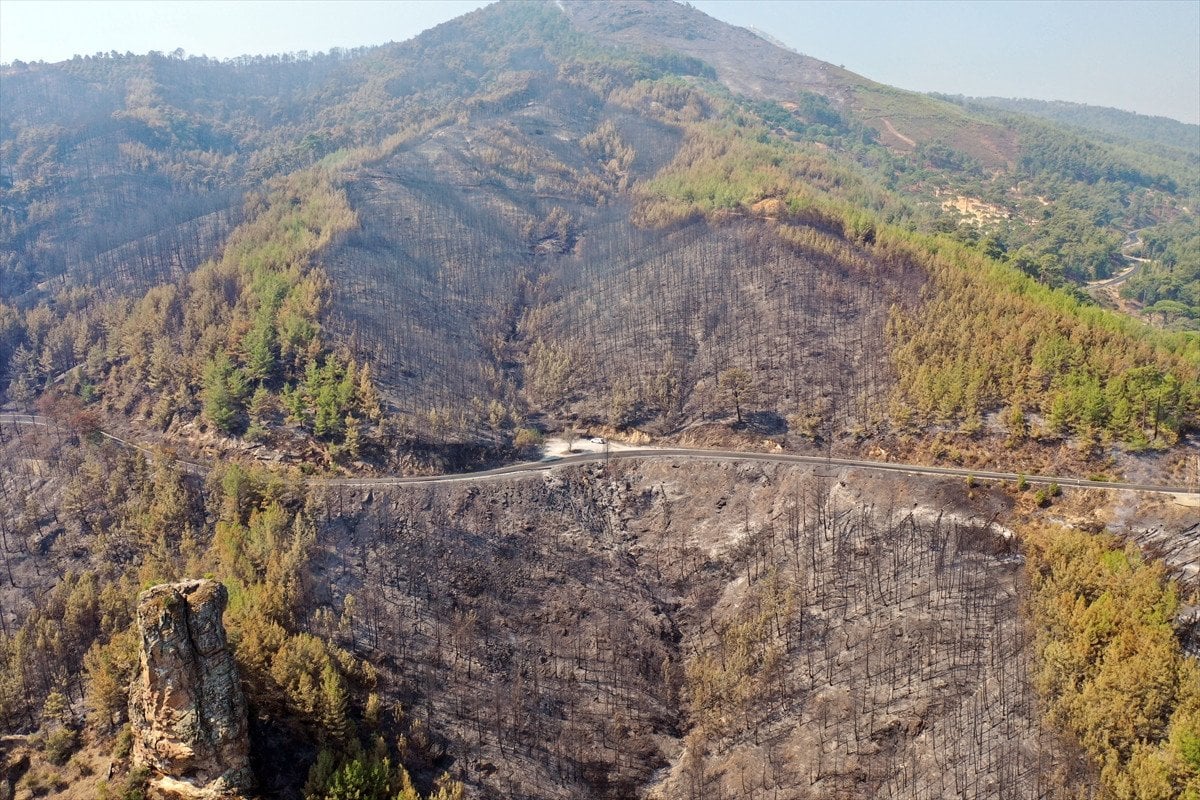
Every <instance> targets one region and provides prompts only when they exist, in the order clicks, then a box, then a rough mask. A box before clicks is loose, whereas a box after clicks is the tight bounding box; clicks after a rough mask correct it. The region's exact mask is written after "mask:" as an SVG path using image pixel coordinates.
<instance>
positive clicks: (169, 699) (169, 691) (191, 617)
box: [129, 580, 253, 800]
mask: <svg viewBox="0 0 1200 800" xmlns="http://www.w3.org/2000/svg"><path fill="white" fill-rule="evenodd" d="M227 602H228V595H227V593H226V591H225V587H224V586H222V585H221V584H220V583H217V582H216V581H210V580H192V581H184V582H181V583H171V584H162V585H159V586H155V587H153V588H151V589H147V590H146V591H144V592H142V593H141V594H140V595H139V596H138V609H137V621H138V630H139V632H140V633H141V637H142V658H141V661H142V667H141V672H140V674H139V675H138V677H137V678H136V679H135V682H134V685H133V689H132V691H131V692H130V700H129V706H130V708H129V717H130V721H131V722H132V725H133V730H134V733H135V738H134V750H133V758H134V761H135V763H138V764H144V765H146V766H147V767H149V768H150V770H151V775H152V777H151V784H150V788H151V797H159V798H172V799H174V798H179V800H209V798H221V797H231V796H236V795H237V794H238V793H239V792H241V791H243V790H246V789H248V788H250V785H251V783H252V782H253V775H252V773H251V771H250V761H249V741H248V739H247V723H246V698H245V697H244V696H243V694H242V689H241V685H240V684H239V682H238V674H237V665H236V664H235V663H234V660H233V654H232V653H231V652H230V651H229V647H228V645H227V643H226V640H225V626H224V624H223V623H222V621H221V615H222V613H223V612H224V611H225V605H226V603H227Z"/></svg>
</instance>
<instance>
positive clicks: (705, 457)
mask: <svg viewBox="0 0 1200 800" xmlns="http://www.w3.org/2000/svg"><path fill="white" fill-rule="evenodd" d="M0 423H8V424H13V425H30V426H37V427H42V428H57V427H59V426H58V425H56V424H55V423H54V421H53V420H50V419H47V418H46V417H40V416H37V415H35V414H12V413H2V414H0ZM100 435H101V436H104V437H105V438H107V439H109V440H111V441H113V442H116V443H118V444H120V445H123V446H125V447H130V448H133V449H134V450H137V451H138V452H140V453H144V454H146V455H147V456H150V457H151V458H155V457H158V454H157V453H155V451H153V450H151V449H149V448H146V447H143V446H140V445H137V444H134V443H132V442H128V441H125V440H124V439H120V438H118V437H116V436H112V435H111V434H108V433H105V432H104V431H100ZM649 458H681V459H688V460H694V461H759V462H765V463H770V464H806V465H809V466H826V467H838V468H853V469H865V470H871V471H874V472H898V473H901V474H904V475H925V476H936V477H952V478H974V479H976V480H989V481H1017V480H1020V479H1021V478H1022V477H1023V478H1024V479H1025V481H1026V482H1028V483H1034V484H1039V485H1049V484H1052V483H1056V484H1058V485H1059V486H1067V487H1075V488H1080V489H1112V490H1115V491H1123V492H1156V493H1161V494H1192V493H1193V492H1194V491H1195V490H1194V489H1193V488H1190V487H1187V486H1167V485H1163V484H1153V483H1121V482H1116V481H1093V480H1087V479H1085V478H1073V477H1069V476H1065V475H1063V476H1060V475H1019V474H1017V473H1015V472H994V471H992V470H979V469H960V468H958V467H931V466H926V465H923V464H897V463H892V462H889V461H868V460H865V459H858V458H839V457H833V456H806V455H797V454H790V453H759V452H753V451H743V450H699V449H693V448H681V447H675V448H653V447H645V448H632V449H629V450H619V451H614V452H611V453H579V454H577V455H570V456H564V457H562V458H553V459H545V460H542V461H529V462H523V463H520V464H508V465H506V466H503V467H496V468H495V469H488V470H481V471H479V472H464V473H456V474H451V475H425V476H412V477H406V476H399V475H385V476H381V477H377V478H355V477H348V478H308V479H307V483H308V484H309V485H310V486H329V487H344V488H371V487H375V486H409V485H417V484H429V483H460V482H466V481H484V480H493V479H498V478H505V477H510V476H513V475H524V474H528V473H531V472H546V471H549V470H552V469H554V468H555V467H560V466H565V465H568V464H598V463H605V462H608V461H631V460H639V459H649ZM173 463H175V464H176V465H178V466H179V467H180V468H181V469H182V470H183V471H184V472H187V473H189V474H192V475H201V476H203V475H205V474H206V473H207V472H208V467H207V466H205V465H203V464H197V463H195V462H191V461H182V460H178V459H175V460H174V462H173Z"/></svg>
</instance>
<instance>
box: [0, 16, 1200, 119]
mask: <svg viewBox="0 0 1200 800" xmlns="http://www.w3.org/2000/svg"><path fill="white" fill-rule="evenodd" d="M691 2H692V5H694V6H695V7H696V8H698V9H700V10H701V11H703V12H705V13H706V14H709V15H711V16H714V17H716V18H718V19H721V20H724V21H726V22H729V23H732V24H734V25H741V26H745V27H754V28H758V29H759V30H762V31H765V32H766V33H769V34H770V35H771V36H773V37H775V38H776V39H778V40H780V41H782V42H784V43H785V44H787V45H789V46H790V47H792V48H793V49H795V50H799V51H800V52H802V53H805V54H806V55H810V56H813V57H815V58H819V59H822V60H824V61H829V62H832V63H834V64H839V65H842V66H844V67H846V68H847V69H849V70H852V71H854V72H857V73H859V74H861V75H865V76H866V77H869V78H872V79H874V80H877V81H880V82H882V83H887V84H891V85H893V86H899V87H901V88H904V89H912V90H916V91H936V92H946V93H948V94H965V95H970V96H987V95H995V96H1001V97H1029V98H1035V99H1040V100H1070V101H1074V102H1079V103H1090V104H1092V105H1103V106H1113V107H1116V108H1122V109H1125V110H1128V111H1137V112H1139V113H1142V114H1152V115H1160V116H1167V117H1172V118H1174V119H1178V120H1182V121H1184V122H1190V123H1200V0H1133V1H1130V2H1124V1H1122V0H1073V1H1068V0H1053V1H1047V2H1042V1H1041V0H1000V1H996V2H990V1H989V2H983V1H976V2H972V1H971V0H959V1H958V2H950V1H949V0H922V1H920V2H917V1H915V0H837V2H829V1H828V0H691ZM482 5H484V2H482V0H406V2H397V1H395V0H337V1H336V2H327V1H325V0H201V1H200V2H194V1H183V0H0V62H5V63H8V62H12V61H14V60H22V61H39V60H41V61H61V60H64V59H67V58H70V57H71V56H73V55H75V54H77V53H78V54H92V53H96V52H109V51H111V50H117V51H119V52H122V53H123V52H126V51H132V52H134V53H145V52H148V51H150V50H159V51H161V52H164V53H169V52H171V51H173V50H175V49H176V48H182V49H183V50H184V51H185V52H186V53H188V54H189V55H208V56H213V57H216V58H229V57H232V56H237V55H243V54H247V53H255V54H257V53H263V54H265V53H284V52H299V51H301V50H307V51H309V52H318V51H325V50H329V49H330V48H332V47H356V46H360V45H373V44H382V43H384V42H387V41H403V40H405V39H408V38H411V37H412V36H415V35H416V34H418V33H419V32H420V31H422V30H424V29H426V28H429V27H432V26H433V25H436V24H438V23H440V22H444V21H445V20H448V19H451V18H453V17H456V16H458V15H460V14H463V13H466V12H467V11H470V10H472V9H474V8H478V7H479V6H482Z"/></svg>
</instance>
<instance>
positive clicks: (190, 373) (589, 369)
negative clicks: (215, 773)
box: [0, 0, 1200, 800]
mask: <svg viewBox="0 0 1200 800" xmlns="http://www.w3.org/2000/svg"><path fill="white" fill-rule="evenodd" d="M0 90H2V92H3V98H4V102H3V104H0V220H2V225H0V242H2V247H0V408H2V409H3V410H4V411H3V413H0V464H3V469H0V534H2V537H3V540H2V541H0V551H2V555H3V559H4V573H2V578H0V657H2V658H3V669H2V670H0V673H2V675H3V677H2V679H0V724H2V725H3V729H2V730H3V733H4V734H5V738H4V739H3V740H0V747H3V752H2V753H0V769H2V770H3V771H0V787H4V788H7V787H8V786H9V785H12V786H14V787H17V786H19V787H20V789H19V790H20V791H21V792H25V793H27V794H30V795H38V796H42V795H47V794H49V795H54V796H60V797H64V798H73V797H80V798H82V797H92V796H97V795H98V794H99V793H100V792H101V791H103V792H111V794H109V795H108V796H125V797H129V798H131V799H132V798H134V797H136V796H137V792H138V791H140V786H141V784H140V783H139V781H140V780H143V779H144V777H145V776H141V777H139V775H141V773H139V772H138V771H137V769H136V768H134V765H133V763H132V762H131V761H130V758H129V754H130V750H129V745H130V731H129V728H128V722H129V711H128V707H129V706H128V702H127V698H128V692H127V686H128V683H129V680H130V679H131V674H132V671H133V669H134V666H135V665H136V662H137V658H136V654H137V646H138V643H137V642H136V641H135V638H136V636H135V632H134V628H133V613H134V604H135V598H136V596H137V593H138V590H139V589H140V588H143V587H146V586H150V585H154V584H158V583H162V582H169V581H176V580H179V579H182V578H187V577H200V576H206V577H211V578H214V579H215V580H218V581H220V582H221V583H222V584H223V585H224V586H225V587H226V588H225V591H227V593H228V598H229V602H228V608H227V610H226V612H225V618H224V622H225V626H226V627H227V628H228V635H229V643H230V650H231V653H232V655H233V659H234V661H235V662H236V666H237V669H238V670H239V671H240V675H241V684H242V687H243V689H244V691H245V694H246V698H247V702H248V705H249V725H250V742H249V745H248V747H249V752H250V758H251V766H252V768H253V770H254V771H255V772H256V774H257V775H258V777H259V780H260V790H261V793H262V795H263V796H265V797H282V798H299V797H304V798H305V800H328V799H329V798H335V797H336V798H339V800H340V798H342V797H359V798H366V800H394V798H396V797H400V798H402V799H403V800H420V798H431V799H432V800H461V798H464V797H467V798H482V797H513V798H518V797H520V798H524V797H546V798H581V800H582V798H595V797H612V798H618V797H619V798H630V797H642V798H647V800H650V799H651V798H654V799H656V800H676V798H696V799H698V798H701V797H727V798H728V797H762V798H767V797H772V798H807V797H847V798H850V797H854V798H857V797H863V798H866V797H895V798H925V797H940V796H948V795H953V796H962V797H980V798H982V797H992V796H995V794H996V791H997V787H998V786H1000V787H1005V788H1004V791H1007V792H1009V793H1011V794H1012V796H1014V797H1031V798H1032V797H1039V798H1042V797H1054V798H1057V797H1063V798H1065V797H1068V796H1077V794H1078V792H1082V793H1083V794H1084V795H1085V796H1088V797H1097V798H1099V797H1109V796H1119V797H1130V798H1133V797H1143V796H1145V797H1150V796H1162V797H1171V796H1179V795H1180V793H1182V792H1185V791H1195V790H1196V787H1197V782H1200V763H1197V762H1196V759H1195V758H1194V757H1193V756H1194V755H1195V748H1196V743H1197V742H1200V731H1197V730H1196V726H1197V725H1198V724H1200V678H1198V677H1197V675H1198V673H1197V671H1196V669H1195V666H1194V658H1191V657H1189V656H1185V655H1183V652H1184V650H1185V648H1189V647H1190V648H1191V652H1193V653H1194V651H1195V648H1196V642H1195V641H1194V634H1188V631H1189V630H1192V631H1194V630H1195V629H1196V627H1195V624H1194V619H1193V617H1190V616H1188V615H1189V614H1190V613H1192V612H1191V611H1190V610H1189V609H1193V608H1194V606H1195V605H1196V602H1197V596H1196V591H1197V588H1198V587H1197V586H1196V585H1195V579H1196V576H1195V573H1194V570H1189V566H1190V565H1189V560H1194V559H1193V558H1192V554H1194V553H1196V552H1198V551H1200V549H1198V548H1200V542H1198V541H1197V536H1198V535H1200V531H1198V529H1197V528H1196V526H1195V524H1194V519H1193V518H1192V516H1191V515H1193V513H1194V508H1195V507H1194V505H1191V503H1193V501H1194V496H1190V495H1171V494H1165V495H1162V496H1161V497H1159V496H1157V495H1144V494H1138V493H1127V492H1119V491H1115V490H1112V489H1108V490H1106V489H1097V488H1092V489H1086V490H1078V491H1068V492H1066V493H1062V492H1060V490H1059V487H1057V486H1053V487H1052V486H1044V487H1039V488H1036V489H1030V488H1029V487H1028V486H1027V485H1025V481H1024V480H1023V479H1017V480H1016V481H1015V482H1012V481H1010V482H1009V483H1010V484H1011V485H996V486H983V485H980V482H979V481H977V480H976V479H975V477H968V476H969V475H970V474H971V473H969V472H963V473H961V474H960V477H959V478H955V479H936V480H935V479H929V478H918V477H915V476H909V477H893V478H888V479H884V478H881V477H877V476H876V473H872V472H858V471H856V470H853V469H849V468H847V469H844V470H838V469H835V468H834V467H833V466H832V465H831V464H830V463H829V462H828V461H826V462H824V466H823V467H819V468H809V467H799V466H794V465H793V466H784V465H781V464H774V465H761V464H751V463H748V462H744V461H743V462H724V461H723V462H712V463H709V462H704V461H700V460H697V461H676V460H672V459H668V458H665V457H664V458H655V459H650V460H646V461H643V462H639V463H638V464H636V465H632V464H630V465H621V464H615V463H614V464H605V465H603V466H598V465H597V466H590V467H582V466H570V467H568V466H562V465H560V467H559V468H556V469H553V470H548V471H547V472H545V473H534V474H528V473H526V474H525V475H524V476H523V477H522V476H509V477H504V478H494V479H493V478H489V479H482V480H472V481H470V482H463V483H446V484H438V485H432V484H431V485H408V486H392V487H382V486H378V485H367V484H363V485H360V486H353V485H350V486H346V485H345V484H344V483H343V484H338V483H331V482H330V480H331V479H332V478H333V477H334V476H340V477H341V478H344V479H346V480H347V481H349V482H350V483H353V482H354V481H355V480H357V479H358V478H366V477H370V476H379V475H408V476H413V475H430V474H437V473H452V472H467V471H472V470H477V469H479V468H481V467H485V466H494V465H497V464H501V463H506V462H511V461H514V460H536V459H538V458H541V457H542V455H543V447H542V445H543V443H544V442H545V441H546V440H547V439H551V438H557V439H558V440H560V441H561V440H563V439H565V440H567V441H568V442H569V440H571V439H573V438H575V437H577V436H579V435H581V434H586V435H587V436H589V437H591V436H605V437H608V438H609V439H611V440H612V441H614V442H618V443H620V442H632V443H639V444H647V443H649V444H683V445H689V446H694V447H724V448H729V449H736V450H741V451H743V452H747V451H755V452H760V453H761V452H789V453H809V454H816V455H835V454H836V455H852V456H856V457H859V458H864V459H869V460H875V461H892V462H896V461H899V462H905V463H925V464H942V465H954V466H957V467H961V468H962V469H963V470H979V469H984V468H995V469H998V470H1001V471H1004V472H1012V473H1020V474H1030V473H1039V472H1040V473H1042V474H1052V475H1062V476H1072V475H1074V476H1079V477H1091V478H1095V479H1096V480H1100V481H1113V480H1120V479H1122V478H1129V479H1130V481H1135V480H1136V481H1138V482H1142V483H1147V484H1154V485H1158V486H1159V487H1160V488H1161V487H1162V486H1163V485H1165V484H1171V485H1175V486H1189V485H1194V482H1195V480H1196V473H1195V469H1196V467H1195V463H1197V462H1196V456H1197V445H1196V439H1197V436H1198V435H1200V334H1197V332H1196V327H1197V325H1198V324H1200V294H1197V291H1200V289H1198V288H1197V287H1200V273H1196V274H1193V273H1195V272H1196V271H1195V270H1194V269H1193V267H1195V266H1197V264H1196V253H1197V251H1196V248H1195V243H1196V239H1197V236H1198V235H1200V234H1198V233H1197V231H1198V229H1200V225H1198V223H1197V218H1196V208H1197V205H1196V202H1197V199H1198V198H1200V161H1198V159H1197V155H1196V153H1195V152H1194V150H1188V149H1187V148H1186V147H1185V148H1179V147H1176V146H1175V145H1174V144H1169V143H1167V144H1164V143H1163V142H1159V141H1154V142H1149V141H1145V139H1146V136H1140V138H1139V136H1136V135H1131V136H1127V137H1124V138H1118V137H1114V136H1112V135H1110V134H1111V132H1104V131H1101V132H1096V131H1094V130H1090V129H1088V128H1087V126H1082V127H1081V126H1078V125H1076V126H1074V127H1067V126H1066V125H1064V124H1062V123H1063V122H1064V120H1061V119H1060V120H1048V119H1044V118H1042V116H1039V115H1038V114H1036V113H1035V114H1025V113H1021V111H1020V110H1014V109H1012V108H1005V109H997V108H994V107H990V106H987V105H984V104H981V103H975V102H968V101H961V100H955V99H952V98H934V97H928V96H924V95H920V94H916V93H912V92H907V91H904V90H901V89H897V88H893V87H887V86H883V85H881V84H877V83H874V82H872V81H870V80H869V79H867V78H864V77H861V76H858V75H855V74H853V73H851V72H848V71H846V70H844V69H841V68H838V67H834V66H832V65H829V64H824V63H822V62H819V61H816V60H814V59H811V58H808V57H806V56H803V55H801V54H798V53H795V52H792V51H790V50H787V49H785V48H782V47H779V46H777V45H775V44H773V43H772V42H770V41H769V40H768V39H766V38H764V37H762V36H759V35H757V34H755V33H753V32H751V31H747V30H743V29H737V28H732V27H731V26H728V25H725V24H724V23H721V22H719V21H717V20H715V19H712V18H710V17H707V16H705V15H703V14H701V13H700V12H698V11H696V10H694V9H692V8H691V7H690V6H687V5H686V4H678V3H671V2H661V3H635V2H611V3H592V2H580V1H579V0H562V2H553V3H550V2H546V3H540V2H539V3H532V2H531V3H524V2H500V3H496V4H493V5H491V6H488V7H486V8H483V9H481V10H479V11H476V12H473V13H471V14H468V15H465V16H463V17H460V18H458V19H455V20H452V21H451V22H448V23H446V24H444V25H440V26H438V27H437V28H434V29H431V30H429V31H426V32H425V33H423V34H422V35H420V36H418V37H416V38H415V39H412V40H410V41H407V42H403V43H399V44H390V45H385V46H382V47H376V48H363V49H359V50H353V51H336V52H333V53H330V54H327V55H319V56H314V57H306V58H298V57H291V56H287V57H277V56H260V57H247V58H242V59H237V60H233V61H226V62H217V61H214V60H210V59H203V58H184V57H182V56H178V55H163V54H159V53H151V54H149V55H146V56H139V55H132V54H126V55H120V54H117V53H112V54H107V55H105V54H98V55H96V56H91V57H80V58H76V59H74V60H72V61H69V62H64V63H61V64H15V65H12V66H10V67H5V68H4V69H3V71H2V72H0ZM1156 130H1157V128H1156ZM1163 130H1166V129H1165V128H1163ZM1130 267H1132V268H1133V272H1132V273H1131V274H1127V273H1124V272H1123V270H1125V269H1128V268H1130ZM1113 275H1117V277H1116V280H1117V283H1115V284H1112V283H1109V284H1101V283H1098V282H1101V281H1105V280H1108V279H1110V277H1111V276H1113ZM13 411H22V412H24V411H36V412H37V413H38V414H39V415H40V416H38V417H37V418H36V419H34V418H29V417H23V418H22V417H19V416H16V415H13V414H10V413H9V412H13ZM6 423H7V424H6ZM602 444H603V443H602ZM597 446H600V445H597ZM604 446H607V445H606V444H605V445H604ZM1059 526H1065V527H1059ZM1068 528H1075V529H1077V530H1081V531H1084V532H1085V534H1086V535H1084V534H1080V533H1078V532H1076V531H1073V530H1068ZM1106 528H1107V529H1108V530H1110V531H1111V532H1113V533H1116V534H1119V535H1120V536H1122V537H1124V540H1125V541H1130V542H1136V543H1138V544H1140V545H1141V546H1142V547H1143V548H1144V550H1145V552H1146V553H1147V554H1148V555H1147V556H1146V558H1145V559H1144V560H1143V557H1142V556H1141V555H1138V551H1136V550H1135V549H1132V547H1131V548H1130V549H1126V550H1122V549H1121V547H1122V544H1121V542H1119V541H1117V540H1116V539H1109V538H1107V537H1106V536H1104V535H1100V536H1095V537H1093V536H1091V534H1098V533H1100V532H1101V531H1103V530H1104V529H1106ZM1155 555H1157V556H1162V557H1163V558H1164V559H1165V563H1166V564H1167V565H1168V567H1169V568H1170V570H1172V572H1171V573H1170V574H1168V572H1167V571H1166V568H1163V567H1159V566H1156V565H1155V562H1154V561H1153V559H1152V556H1155ZM3 578H6V579H7V580H3ZM1113 593H1125V594H1130V593H1132V594H1133V595H1134V596H1136V597H1138V598H1142V599H1144V600H1145V608H1146V609H1148V610H1146V613H1144V614H1142V613H1140V611H1138V608H1140V607H1139V606H1137V604H1134V605H1133V606H1130V607H1129V608H1126V607H1124V606H1122V607H1121V608H1122V611H1121V613H1119V614H1117V613H1116V612H1114V611H1113V606H1112V603H1113V602H1114V601H1113V600H1112V599H1111V598H1112V596H1113ZM1056 598H1066V599H1064V600H1063V601H1062V603H1058V602H1057V600H1056ZM1068 605H1069V606H1070V608H1072V609H1074V608H1078V609H1079V611H1078V613H1067V606H1068ZM1189 626H1190V627H1189ZM1176 628H1177V629H1178V633H1177V632H1176ZM1189 635H1191V636H1193V638H1192V639H1189V638H1188V636H1189ZM1064 652H1066V653H1069V654H1071V655H1070V657H1069V658H1068V657H1067V656H1064V655H1063V653H1064ZM1105 653H1111V654H1112V655H1111V657H1107V656H1105ZM1125 659H1133V660H1134V661H1136V663H1138V664H1140V665H1141V667H1142V668H1141V669H1139V670H1138V671H1136V672H1135V673H1125V672H1117V673H1114V672H1113V671H1112V670H1113V669H1114V667H1113V665H1114V664H1119V663H1123V661H1124V660H1125ZM1114 683H1120V685H1121V686H1123V687H1126V688H1127V690H1128V691H1127V693H1128V694H1135V695H1136V696H1138V697H1143V698H1146V703H1145V709H1147V710H1145V713H1144V714H1142V715H1141V716H1137V717H1136V718H1134V717H1132V716H1131V714H1130V712H1129V709H1128V708H1127V707H1126V705H1122V703H1123V702H1124V701H1123V700H1122V699H1121V698H1122V697H1123V695H1122V693H1121V692H1116V693H1113V692H1109V691H1108V689H1107V688H1106V687H1110V686H1112V685H1114ZM1081 697H1082V698H1083V699H1082V700H1081V699H1080V698H1081ZM1090 708H1094V709H1096V712H1095V714H1089V713H1084V711H1086V710H1087V709H1090ZM1128 720H1133V721H1129V722H1128V724H1126V721H1128ZM1122 726H1124V727H1122ZM106 770H107V773H106ZM102 774H107V775H108V777H106V778H103V779H101V777H100V776H101V775H102ZM102 780H103V786H104V788H103V789H100V788H99V787H100V782H101V781H102ZM354 781H357V782H358V783H356V784H355V785H356V786H358V787H359V790H360V791H359V794H357V795H354V794H347V793H345V792H350V791H351V788H348V787H349V784H350V783H353V782H354ZM372 782H373V783H372ZM368 783H371V784H372V785H373V786H374V788H373V789H371V790H370V791H367V790H366V789H362V786H365V785H366V784H368ZM1131 787H1132V788H1131ZM0 796H3V793H2V792H0ZM22 796H24V795H22Z"/></svg>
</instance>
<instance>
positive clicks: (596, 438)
mask: <svg viewBox="0 0 1200 800" xmlns="http://www.w3.org/2000/svg"><path fill="white" fill-rule="evenodd" d="M588 441H589V442H591V443H592V444H607V442H605V441H604V437H603V436H593V437H592V438H591V439H588Z"/></svg>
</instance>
